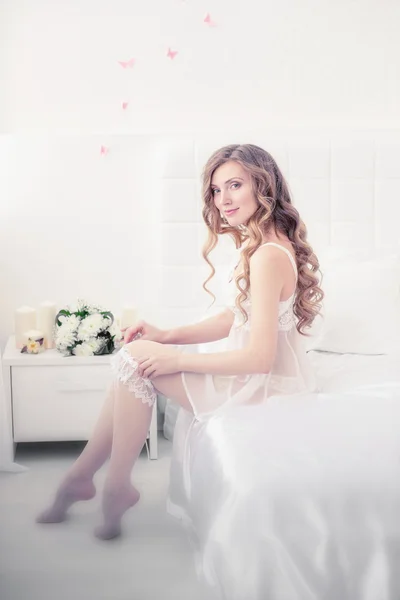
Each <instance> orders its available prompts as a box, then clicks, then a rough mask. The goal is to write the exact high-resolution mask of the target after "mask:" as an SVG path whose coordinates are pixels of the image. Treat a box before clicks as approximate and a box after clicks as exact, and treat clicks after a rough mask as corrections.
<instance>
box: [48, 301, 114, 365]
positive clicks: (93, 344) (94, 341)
mask: <svg viewBox="0 0 400 600" xmlns="http://www.w3.org/2000/svg"><path fill="white" fill-rule="evenodd" d="M53 340H54V342H55V346H56V349H57V350H58V351H59V352H61V354H62V355H63V356H72V355H75V356H96V355H99V354H112V353H113V352H114V350H115V349H116V348H118V349H119V348H120V347H121V341H122V333H121V330H120V328H119V327H118V326H117V324H116V323H115V319H114V315H113V314H112V313H111V312H110V311H109V310H106V309H104V308H103V307H101V306H98V305H94V304H89V303H87V302H85V301H84V300H82V299H78V301H77V303H76V304H75V305H67V307H66V308H63V309H62V310H60V311H59V312H58V313H57V316H56V318H55V325H54V328H53ZM122 343H123V342H122Z"/></svg>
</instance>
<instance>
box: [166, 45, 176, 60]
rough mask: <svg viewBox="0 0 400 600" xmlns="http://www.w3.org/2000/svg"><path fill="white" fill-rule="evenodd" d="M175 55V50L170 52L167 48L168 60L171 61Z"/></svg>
mask: <svg viewBox="0 0 400 600" xmlns="http://www.w3.org/2000/svg"><path fill="white" fill-rule="evenodd" d="M177 54H178V51H177V50H171V48H168V52H167V56H168V58H170V59H171V60H173V59H174V58H175V56H176V55H177Z"/></svg>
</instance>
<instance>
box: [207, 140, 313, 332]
mask: <svg viewBox="0 0 400 600" xmlns="http://www.w3.org/2000/svg"><path fill="white" fill-rule="evenodd" d="M227 161H236V162H237V163H239V164H240V165H241V166H242V167H243V168H244V169H245V170H246V171H247V172H248V173H249V174H250V176H251V181H252V187H253V191H254V194H255V198H256V200H257V203H258V208H257V209H256V211H255V212H254V214H253V215H252V216H251V217H250V219H249V220H248V221H247V223H246V224H245V225H239V226H238V227H233V226H231V225H229V224H228V223H227V222H226V221H224V220H223V219H222V218H221V214H220V211H219V210H218V208H217V207H216V206H215V203H214V198H213V194H212V189H211V179H212V176H213V174H214V171H215V170H216V169H217V168H218V167H220V166H221V165H223V164H224V163H226V162H227ZM202 187H203V190H202V194H203V210H202V214H203V219H204V222H205V224H206V226H207V229H208V238H207V241H206V243H205V244H204V247H203V250H202V254H203V257H204V259H205V261H206V262H207V263H208V264H209V266H210V267H211V274H210V275H209V277H208V278H207V279H206V280H205V282H204V283H203V288H204V289H205V291H206V292H207V293H208V294H210V295H211V296H213V298H214V300H213V302H215V295H214V294H213V293H212V292H211V291H210V290H209V289H208V288H207V283H208V282H209V281H210V279H211V278H212V277H213V276H214V275H215V268H214V266H213V264H212V263H211V261H210V259H209V258H208V255H209V254H210V252H211V251H212V250H213V249H214V248H215V246H216V245H217V243H218V236H219V235H230V236H231V237H232V238H233V240H234V242H235V245H236V248H240V247H241V246H242V245H243V243H244V242H248V243H247V245H246V247H245V248H244V250H243V252H242V255H243V267H244V269H243V273H242V274H239V275H238V276H237V277H236V278H235V283H236V287H237V288H238V290H239V292H240V294H239V295H238V296H237V298H236V306H237V308H238V309H239V310H240V312H241V313H242V315H243V317H244V319H245V322H246V321H247V320H248V317H247V313H246V311H245V310H244V308H243V306H242V304H243V302H244V301H245V300H246V299H247V298H248V292H249V288H250V258H251V256H252V255H253V254H254V252H255V251H256V250H257V248H258V247H259V246H260V245H261V243H262V242H263V235H265V233H266V232H267V231H269V230H270V228H271V227H273V228H274V230H275V233H276V234H277V235H278V232H279V233H281V234H284V235H286V236H287V237H288V238H289V240H290V242H291V243H292V246H293V250H294V252H295V255H296V263H297V270H298V281H297V288H296V293H295V299H294V305H293V311H294V314H295V315H296V317H297V323H296V327H297V330H298V331H299V333H301V334H302V335H308V334H306V333H305V332H304V329H305V328H309V327H310V326H311V324H312V322H313V321H314V319H315V317H316V316H317V315H318V314H319V312H320V310H321V301H322V300H323V298H324V292H323V291H322V289H321V288H320V287H319V285H318V284H319V278H318V277H317V275H316V272H317V271H319V267H320V265H319V261H318V258H317V257H316V255H315V253H314V251H313V249H312V248H311V246H310V244H309V243H308V241H307V229H306V226H305V225H304V223H303V221H302V220H301V218H300V215H299V212H298V211H297V209H296V208H295V207H294V206H293V204H292V201H291V198H290V193H289V188H288V185H287V183H286V181H285V178H284V177H283V175H282V173H281V171H280V169H279V167H278V165H277V164H276V162H275V160H274V159H273V157H272V156H271V155H270V154H269V153H268V152H266V151H265V150H263V149H262V148H259V147H258V146H255V145H253V144H232V145H229V146H224V147H223V148H220V149H219V150H217V151H216V152H214V154H212V156H211V157H210V158H209V160H208V161H207V163H206V165H205V167H204V170H203V174H202Z"/></svg>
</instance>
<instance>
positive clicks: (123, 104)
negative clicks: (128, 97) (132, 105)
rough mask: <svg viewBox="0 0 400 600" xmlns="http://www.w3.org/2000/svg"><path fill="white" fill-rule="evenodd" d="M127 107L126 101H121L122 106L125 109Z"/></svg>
mask: <svg viewBox="0 0 400 600" xmlns="http://www.w3.org/2000/svg"><path fill="white" fill-rule="evenodd" d="M127 107H128V102H123V103H122V108H123V109H124V110H125V109H126V108H127Z"/></svg>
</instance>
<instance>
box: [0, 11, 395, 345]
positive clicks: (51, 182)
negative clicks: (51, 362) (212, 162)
mask: <svg viewBox="0 0 400 600" xmlns="http://www.w3.org/2000/svg"><path fill="white" fill-rule="evenodd" d="M207 12H209V13H210V15H211V18H212V19H213V20H215V21H216V26H215V27H209V26H208V25H207V24H205V23H204V22H203V19H204V16H205V14H206V13H207ZM399 13H400V4H399V3H398V2H395V1H394V0H393V1H391V0H384V1H383V2H382V1H381V2H379V3H378V0H371V1H370V2H358V1H357V2H356V1H351V0H346V1H343V0H342V1H338V2H335V3H333V2H329V1H328V0H319V1H318V2H317V1H311V0H303V1H301V2H295V1H294V0H292V1H286V2H280V3H277V2H270V1H269V0H267V1H265V2H255V1H252V0H251V1H248V2H246V3H232V2H228V1H227V0H213V1H212V2H208V3H206V2H203V1H202V0H201V1H200V2H199V1H196V2H194V1H193V0H186V1H185V2H182V1H181V0H163V1H161V0H148V1H146V2H138V1H136V0H129V2H128V1H127V2H123V1H119V2H118V1H116V2H113V3H112V4H111V3H109V2H105V1H103V0H97V1H96V2H94V1H89V0H86V1H85V0H79V1H78V0H71V1H69V2H62V1H61V0H60V1H51V0H41V1H40V0H36V1H35V2H33V1H32V2H29V1H26V0H25V1H22V0H2V1H1V2H0V86H1V87H0V133H1V134H2V135H0V273H1V296H0V308H1V310H0V343H1V346H2V347H4V344H5V341H6V338H7V336H8V335H9V334H10V333H12V330H13V322H12V318H13V311H14V309H15V308H17V307H18V306H21V305H22V304H30V305H32V306H37V305H38V303H39V302H41V301H43V300H46V299H50V300H53V301H55V302H56V303H57V304H59V305H60V307H61V306H62V305H64V304H66V303H68V302H70V301H73V300H74V299H75V298H76V297H77V296H79V297H88V298H89V299H92V300H93V301H96V302H99V303H102V304H106V305H108V306H109V307H110V308H111V309H113V310H115V311H117V312H118V310H119V309H120V307H121V306H122V304H124V303H133V304H136V305H138V306H139V307H140V309H141V311H142V314H143V316H145V317H147V318H149V319H150V318H159V319H160V323H163V324H164V323H167V322H171V323H172V322H177V321H179V320H181V321H185V320H190V319H191V318H193V317H194V316H195V314H200V313H201V312H202V311H203V310H204V308H205V306H207V304H208V302H209V299H208V296H206V295H201V294H200V295H197V296H196V301H195V302H194V301H193V298H194V296H193V297H192V290H193V289H194V288H193V285H192V284H191V283H190V281H191V280H190V279H189V278H188V277H189V274H190V275H192V276H193V277H194V279H195V280H196V282H197V280H198V274H199V273H200V271H199V270H198V269H199V260H200V247H201V245H202V242H203V237H202V232H203V229H202V225H201V216H200V212H199V211H200V198H199V196H198V193H199V189H200V184H199V173H200V168H201V166H202V164H203V162H204V161H205V159H206V158H207V156H208V154H209V153H210V152H211V151H212V150H213V149H215V148H216V147H218V145H220V144H224V143H232V142H237V141H239V142H253V143H260V144H261V145H263V146H264V147H265V148H266V149H267V150H269V151H271V152H272V153H273V154H274V156H275V157H276V158H277V160H278V162H279V164H280V166H281V167H282V169H283V170H284V172H285V174H286V175H287V177H288V178H289V183H290V185H291V189H292V191H293V192H294V194H295V196H294V200H295V204H296V200H297V199H298V202H299V203H301V204H302V214H303V215H304V218H305V220H306V222H308V220H311V221H312V222H313V223H314V225H312V227H314V231H315V234H314V236H315V237H314V239H315V238H316V237H317V236H321V237H322V238H323V239H324V240H325V241H328V240H330V241H335V240H336V241H338V240H346V239H347V242H346V243H351V236H352V234H353V232H354V231H355V232H356V233H357V236H361V238H363V239H364V241H367V242H368V243H369V241H370V240H369V238H368V236H369V235H370V234H371V232H372V234H373V238H372V239H373V240H374V243H375V241H377V240H378V239H382V235H383V236H384V234H382V231H381V229H380V228H381V221H382V219H383V220H385V222H388V226H389V228H390V226H391V225H393V223H396V221H395V220H393V219H391V218H390V212H389V217H388V216H387V215H382V214H380V216H379V218H378V220H377V227H375V225H374V222H375V221H374V218H375V216H374V212H373V211H374V207H375V206H376V202H375V198H377V197H379V198H381V197H382V195H383V196H388V197H389V198H390V204H388V210H389V208H390V210H391V211H396V210H397V209H396V205H395V204H394V200H395V199H396V198H397V197H398V192H399V189H398V179H397V178H398V177H399V170H398V168H397V164H398V162H397V159H396V156H398V146H397V145H396V144H398V135H397V133H396V132H395V131H392V130H394V129H395V128H399V127H400V118H399V117H400V108H399V107H400V42H399V41H398V36H397V23H398V17H399ZM168 46H171V47H172V48H173V49H177V50H178V54H177V56H176V58H175V59H174V60H171V59H169V58H168V57H167V56H166V52H167V49H168ZM131 57H134V58H135V59H136V64H135V66H134V68H133V69H122V67H121V66H120V65H119V64H118V61H119V60H127V59H129V58H131ZM124 100H126V101H128V102H129V105H128V108H127V110H123V109H122V108H121V102H122V101H124ZM382 130H385V131H383V134H382ZM338 131H340V132H341V133H340V135H339V138H336V142H335V143H334V144H333V145H332V141H331V140H332V135H337V133H338ZM296 132H297V133H296ZM382 135H383V137H385V136H386V137H388V138H390V137H391V136H392V137H393V136H394V137H393V139H394V140H395V147H394V149H391V150H389V151H387V150H385V149H382V147H381V145H380V144H381V141H382V139H383V138H382ZM341 138H342V139H343V143H344V150H343V148H342V146H343V144H342V145H341V142H340V139H341ZM364 140H367V143H366V144H365V143H364ZM102 144H104V145H106V146H107V147H108V148H109V154H108V155H107V156H105V157H104V156H100V154H99V150H100V146H101V145H102ZM349 144H350V146H349ZM349 147H350V150H349V149H348V148H349ZM307 148H308V150H307ZM346 148H347V150H346ZM346 152H347V154H346ZM343 153H344V154H343ZM346 156H347V159H346ZM346 160H347V162H346ZM387 160H389V167H390V168H389V171H390V173H389V175H388V173H387V172H386V171H387V169H386V171H385V169H384V170H383V171H379V168H380V167H379V165H380V164H383V165H385V164H386V162H385V161H387ZM338 161H339V162H338ZM346 164H347V166H349V167H350V169H349V170H348V171H347V172H346V169H345V167H346ZM338 165H340V169H344V171H341V170H340V169H339V170H338ZM377 165H378V166H377ZM353 168H354V169H355V171H352V169H353ZM332 169H334V170H335V169H336V171H332ZM377 169H378V170H377ZM332 173H333V174H334V176H333V175H332ZM379 173H380V174H379ZM382 173H383V175H382ZM349 179H351V184H350V185H351V186H352V187H350V188H349V187H348V183H349V182H348V180H349ZM380 179H384V180H385V181H386V180H387V179H390V183H388V184H381V182H380ZM343 180H344V181H343ZM363 182H364V183H363ZM382 185H388V186H389V187H386V188H384V187H382ZM196 190H197V192H196ZM349 190H350V191H349ZM371 194H372V196H371ZM319 198H321V199H322V200H321V202H320V203H319ZM352 198H354V203H353V204H351V202H353V200H352ZM364 198H365V199H366V211H367V212H366V213H364V216H363V217H361V221H360V217H359V216H357V215H359V214H360V213H359V212H357V211H356V208H358V207H359V206H361V208H362V207H363V201H364ZM336 201H337V202H336ZM307 202H308V203H307ZM379 206H380V207H381V206H384V205H383V204H382V202H381V200H380V201H379ZM341 207H342V208H341ZM349 207H350V211H349V212H348V214H347V217H346V218H342V216H341V210H347V209H348V208H349ZM380 210H381V209H380ZM368 211H369V212H368ZM371 211H372V213H371ZM370 213H371V214H370ZM392 214H396V215H397V212H395V213H392ZM396 219H397V216H396ZM378 221H379V223H378ZM318 223H319V224H320V226H318V227H317V225H316V224H318ZM385 231H386V230H385ZM326 232H327V233H326ZM335 232H336V233H335ZM346 232H347V233H346ZM390 232H391V233H390V235H392V236H393V235H394V236H396V233H397V229H396V230H394V227H393V232H392V231H391V230H390ZM178 235H179V239H181V240H186V243H184V242H181V245H180V246H178V247H177V246H176V240H177V239H178ZM346 236H347V238H346ZM363 236H364V237H363ZM379 236H380V237H379ZM361 238H360V239H361ZM182 248H183V250H182ZM225 258H226V255H224V253H223V252H222V254H221V261H222V262H224V260H225ZM194 267H196V270H193V268H194ZM200 274H201V280H202V276H203V273H200ZM182 283H183V284H185V285H186V288H184V290H183V292H181V291H180V290H179V289H178V287H177V286H179V285H180V284H182ZM179 294H181V297H179ZM182 294H183V295H182Z"/></svg>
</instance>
